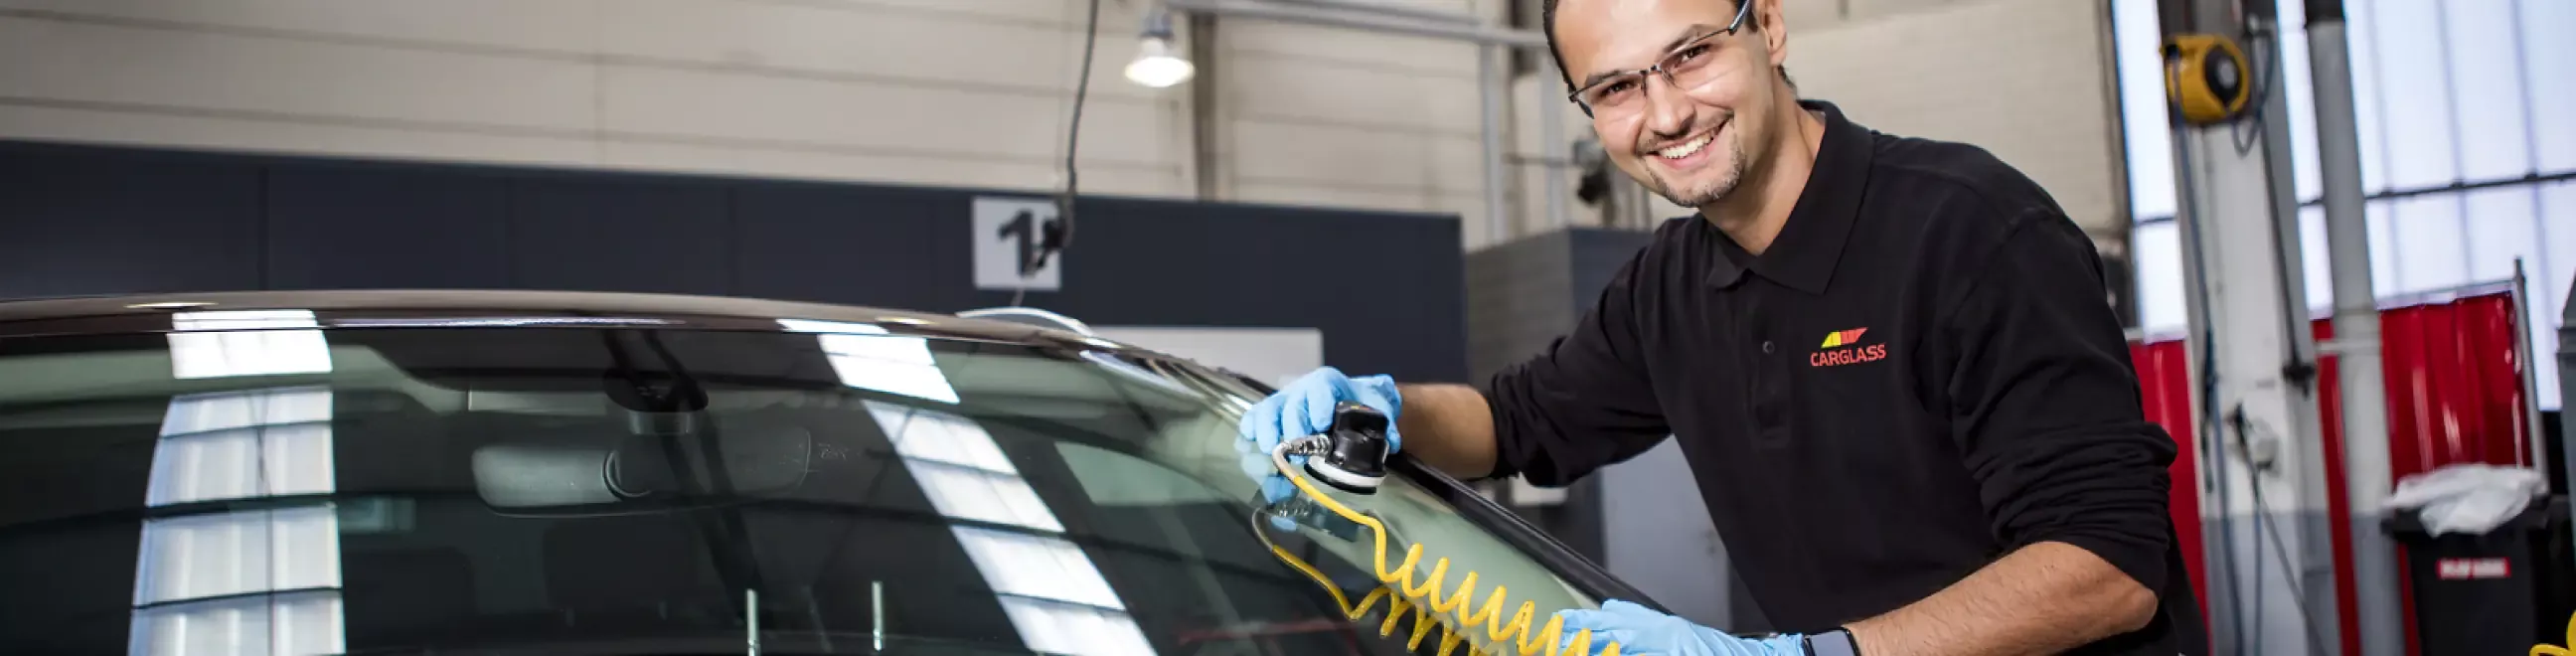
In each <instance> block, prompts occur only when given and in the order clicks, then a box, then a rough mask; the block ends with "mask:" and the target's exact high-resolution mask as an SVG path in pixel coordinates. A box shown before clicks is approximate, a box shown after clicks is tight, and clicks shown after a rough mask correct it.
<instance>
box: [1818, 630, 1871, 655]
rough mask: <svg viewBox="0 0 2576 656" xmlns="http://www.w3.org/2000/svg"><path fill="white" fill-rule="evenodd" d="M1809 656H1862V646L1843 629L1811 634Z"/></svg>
mask: <svg viewBox="0 0 2576 656" xmlns="http://www.w3.org/2000/svg"><path fill="white" fill-rule="evenodd" d="M1807 656H1860V644H1859V643H1857V642H1855V641H1853V640H1852V635H1851V632H1850V631H1845V630H1842V629H1834V630H1832V631H1826V632H1823V633H1814V634H1809V635H1808V636H1807Z"/></svg>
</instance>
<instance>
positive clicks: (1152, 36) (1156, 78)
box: [1127, 4, 1198, 89]
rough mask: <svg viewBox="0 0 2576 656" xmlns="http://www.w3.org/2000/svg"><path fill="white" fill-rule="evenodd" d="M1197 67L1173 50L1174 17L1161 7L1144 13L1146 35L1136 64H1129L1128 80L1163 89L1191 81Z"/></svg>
mask: <svg viewBox="0 0 2576 656" xmlns="http://www.w3.org/2000/svg"><path fill="white" fill-rule="evenodd" d="M1196 74H1198V67H1196V66H1192V65H1190V60H1189V59H1188V58H1186V57H1183V56H1181V55H1180V54H1179V53H1176V52H1174V51H1173V49H1172V14H1171V11H1170V10H1168V9H1166V8H1164V7H1163V6H1162V5H1159V4H1158V5H1155V6H1154V8H1153V9H1152V10H1150V11H1147V12H1146V13H1145V35H1144V38H1143V39H1142V40H1140V41H1139V42H1138V43H1137V44H1136V60H1135V61H1131V62H1128V63H1127V79H1128V80H1129V81H1132V82H1135V83H1137V84H1142V85H1145V86H1149V87H1153V88H1156V89H1161V88H1165V87H1169V86H1172V85H1175V84H1180V83H1182V82H1188V81H1190V76H1192V75H1196Z"/></svg>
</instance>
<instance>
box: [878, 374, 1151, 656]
mask: <svg viewBox="0 0 2576 656" xmlns="http://www.w3.org/2000/svg"><path fill="white" fill-rule="evenodd" d="M867 405H868V413H869V414H870V415H871V416H873V417H875V418H876V420H877V423H878V425H880V426H883V427H884V428H885V432H886V435H887V436H888V437H889V438H890V439H891V440H892V441H893V442H894V448H895V453H896V454H898V455H900V456H901V457H902V459H903V464H904V466H905V467H906V468H909V469H911V470H912V473H913V479H914V480H917V481H919V482H920V483H921V487H922V492H923V493H924V494H927V495H929V497H930V500H931V506H932V507H934V508H936V509H938V510H939V514H941V515H945V516H948V517H955V518H959V519H967V520H973V521H979V522H987V523H992V524H1003V525H1010V526H1019V527H1024V528H1026V529H1029V531H1006V530H1000V529H993V528H985V527H978V526H962V525H957V526H951V527H949V530H950V531H951V532H953V533H954V534H956V536H957V542H958V543H959V544H960V545H962V546H964V547H965V549H966V555H967V558H968V559H969V560H972V561H974V563H975V569H976V571H977V572H979V573H981V574H982V575H983V577H984V581H985V583H986V584H987V585H990V586H992V587H993V591H994V593H995V594H997V595H999V596H1000V597H1001V602H1002V609H1003V611H1004V612H1005V614H1007V615H1009V616H1010V618H1011V626H1012V627H1014V628H1017V629H1018V630H1019V632H1020V639H1021V641H1022V642H1025V643H1027V644H1028V646H1029V648H1030V649H1032V650H1036V651H1039V652H1044V653H1050V654H1071V655H1075V656H1127V655H1131V654H1153V653H1154V649H1153V645H1152V644H1151V643H1149V642H1147V641H1146V639H1145V633H1144V630H1143V629H1141V628H1138V627H1137V626H1136V620H1135V618H1133V617H1130V616H1128V614H1127V613H1126V608H1127V606H1126V604H1125V602H1123V601H1121V600H1120V599H1119V598H1118V593H1117V591H1115V590H1113V589H1111V588H1110V587H1109V580H1108V578H1107V577H1104V576H1102V575H1101V574H1100V568H1099V566H1098V565H1095V564H1093V563H1092V562H1091V557H1090V556H1088V555H1085V554H1083V553H1082V547H1080V546H1077V545H1075V544H1074V543H1073V542H1072V541H1070V540H1066V539H1064V538H1062V537H1056V536H1054V535H1048V534H1052V533H1061V532H1063V531H1064V523H1063V522H1061V521H1059V520H1057V519H1056V516H1055V513H1054V511H1051V510H1048V509H1047V507H1046V504H1045V502H1044V501H1043V500H1041V499H1040V498H1039V497H1038V495H1037V490H1036V489H1035V488H1031V487H1029V483H1028V481H1027V480H1026V479H1022V478H1020V475H1019V470H1018V469H1016V468H1014V467H1012V466H1011V463H1010V459H1009V458H1007V457H1005V456H1004V455H1003V453H1002V448H1001V445H999V444H995V443H994V442H993V436H992V435H991V434H989V433H986V432H984V428H983V427H982V426H980V425H977V424H976V423H975V422H974V421H973V420H971V419H967V418H965V417H961V416H957V415H953V414H949V413H944V412H936V411H930V410H922V409H917V408H907V407H903V406H899V405H893V404H887V403H877V402H874V401H870V402H868V404H867Z"/></svg>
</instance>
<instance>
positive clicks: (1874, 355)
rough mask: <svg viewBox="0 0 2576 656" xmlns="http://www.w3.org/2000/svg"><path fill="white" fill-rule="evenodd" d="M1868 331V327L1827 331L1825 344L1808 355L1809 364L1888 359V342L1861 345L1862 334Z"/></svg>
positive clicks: (1822, 364)
mask: <svg viewBox="0 0 2576 656" xmlns="http://www.w3.org/2000/svg"><path fill="white" fill-rule="evenodd" d="M1868 332H1869V329H1868V328H1853V329H1851V330H1837V331H1833V332H1830V333H1825V343H1824V345H1823V346H1818V347H1816V349H1817V350H1816V352H1815V353H1813V354H1810V355H1808V356H1807V366H1811V367H1834V366H1841V365H1846V364H1859V363H1863V362H1876V361H1879V360H1883V359H1886V358H1887V345H1886V344H1871V345H1868V346H1861V345H1860V336H1861V335H1862V334H1864V333H1868Z"/></svg>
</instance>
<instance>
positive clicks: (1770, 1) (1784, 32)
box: [1744, 0, 1789, 67]
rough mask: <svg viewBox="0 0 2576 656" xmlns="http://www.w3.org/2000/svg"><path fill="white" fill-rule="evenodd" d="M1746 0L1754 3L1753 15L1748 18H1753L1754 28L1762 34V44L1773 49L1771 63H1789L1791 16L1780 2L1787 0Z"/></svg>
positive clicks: (1775, 64) (1779, 64)
mask: <svg viewBox="0 0 2576 656" xmlns="http://www.w3.org/2000/svg"><path fill="white" fill-rule="evenodd" d="M1744 1H1745V2H1750V3H1753V15H1752V16H1750V17H1748V18H1750V19H1752V21H1753V26H1754V28H1755V29H1756V30H1758V31H1759V32H1760V33H1761V34H1762V44H1763V45H1764V46H1767V47H1768V48H1769V49H1770V51H1771V65H1772V66H1775V67H1777V66H1781V65H1784V64H1787V63H1788V61H1789V17H1788V12H1786V11H1782V10H1781V9H1780V3H1781V2H1785V1H1786V0H1744Z"/></svg>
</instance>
